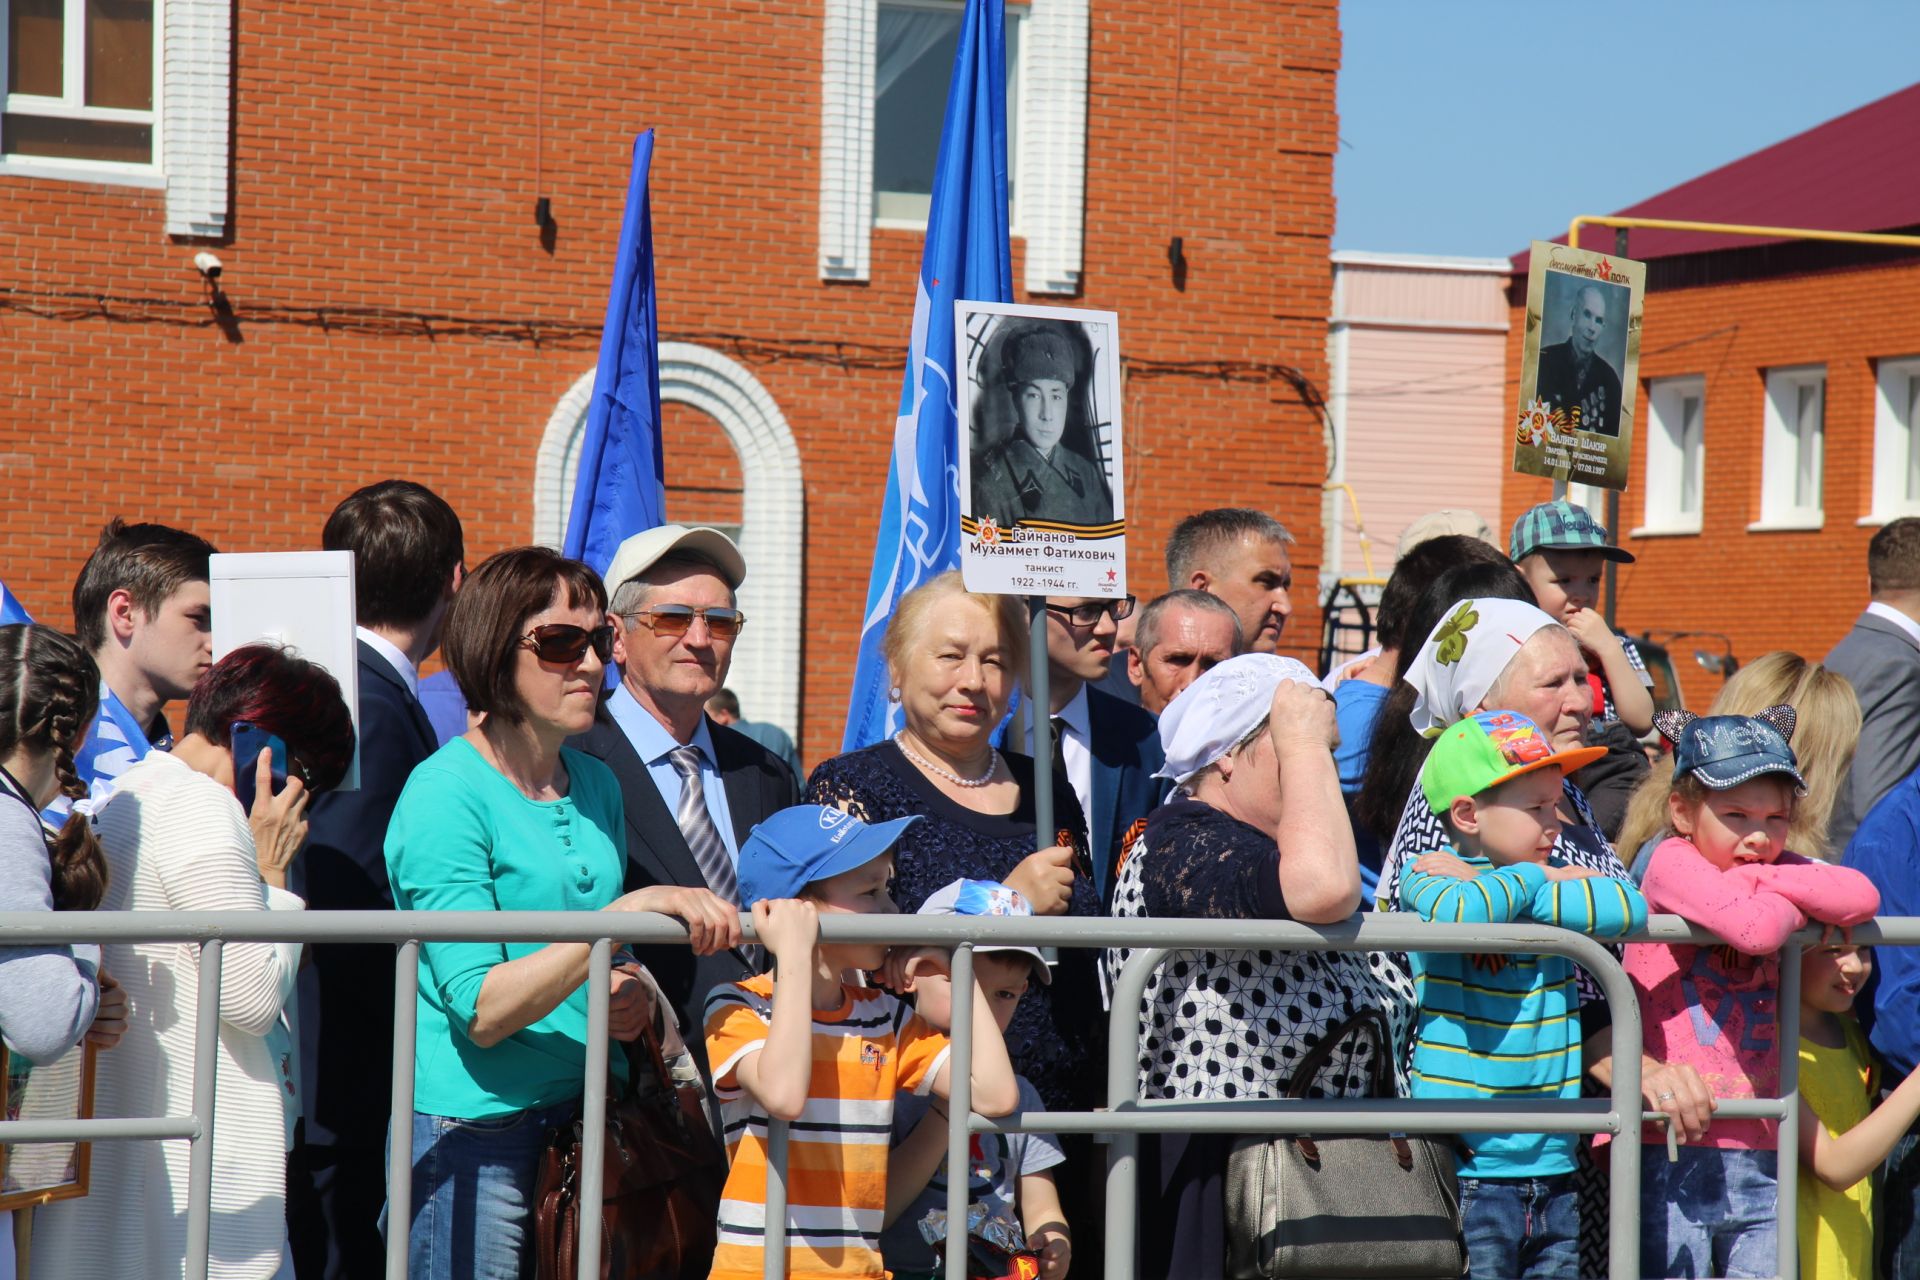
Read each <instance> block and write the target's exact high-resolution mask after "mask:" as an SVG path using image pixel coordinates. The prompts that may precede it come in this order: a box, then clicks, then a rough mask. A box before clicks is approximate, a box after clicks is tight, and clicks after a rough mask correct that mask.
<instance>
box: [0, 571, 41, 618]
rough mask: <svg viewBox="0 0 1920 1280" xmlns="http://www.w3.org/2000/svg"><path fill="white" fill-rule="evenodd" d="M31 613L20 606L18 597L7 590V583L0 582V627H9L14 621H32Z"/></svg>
mask: <svg viewBox="0 0 1920 1280" xmlns="http://www.w3.org/2000/svg"><path fill="white" fill-rule="evenodd" d="M32 621H33V615H32V614H30V613H28V612H27V611H26V610H25V609H24V608H22V607H21V604H20V597H19V596H16V595H15V594H13V592H11V591H9V590H7V584H6V583H4V582H0V627H10V626H12V625H13V624H14V623H16V622H32Z"/></svg>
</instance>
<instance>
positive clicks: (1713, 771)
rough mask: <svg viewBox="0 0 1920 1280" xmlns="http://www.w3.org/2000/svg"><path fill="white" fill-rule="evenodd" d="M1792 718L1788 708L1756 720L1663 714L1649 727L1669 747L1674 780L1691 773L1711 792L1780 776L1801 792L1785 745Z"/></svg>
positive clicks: (1771, 709) (1795, 767)
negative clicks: (1752, 779)
mask: <svg viewBox="0 0 1920 1280" xmlns="http://www.w3.org/2000/svg"><path fill="white" fill-rule="evenodd" d="M1795 720H1796V717H1795V715H1794V711H1793V708H1792V707H1788V706H1778V707H1768V708H1767V709H1766V710H1765V711H1762V712H1761V713H1760V714H1759V715H1757V716H1696V715H1694V714H1692V713H1691V712H1687V711H1662V712H1660V713H1659V714H1657V715H1655V716H1654V717H1653V723H1654V726H1655V727H1656V728H1658V729H1659V730H1660V732H1661V733H1663V734H1665V735H1666V737H1667V740H1668V741H1670V742H1672V743H1673V776H1674V777H1676V778H1679V777H1683V776H1685V775H1686V774H1689V773H1690V774H1692V775H1693V776H1694V777H1696V778H1698V779H1700V781H1701V782H1703V783H1705V784H1706V785H1707V786H1708V787H1709V788H1711V789H1712V790H1714V791H1725V790H1727V789H1728V788H1729V787H1737V786H1739V785H1740V784H1741V783H1743V782H1745V781H1747V780H1748V779H1749V778H1759V777H1764V776H1765V775H1767V774H1770V773H1771V774H1779V775H1781V776H1783V777H1788V778H1792V779H1793V785H1794V786H1795V787H1797V788H1799V789H1800V790H1801V791H1805V790H1806V789H1807V780H1806V779H1805V778H1803V777H1801V776H1800V762H1799V760H1798V759H1796V758H1795V757H1794V754H1793V748H1792V747H1790V746H1788V745H1787V742H1788V740H1789V739H1790V738H1792V737H1793V728H1794V723H1795Z"/></svg>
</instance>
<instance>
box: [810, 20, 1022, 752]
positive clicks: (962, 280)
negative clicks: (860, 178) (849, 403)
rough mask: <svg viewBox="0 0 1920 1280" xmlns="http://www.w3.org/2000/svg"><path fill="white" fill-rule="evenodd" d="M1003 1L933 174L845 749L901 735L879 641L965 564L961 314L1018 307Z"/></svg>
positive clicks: (971, 52) (982, 32) (944, 134)
mask: <svg viewBox="0 0 1920 1280" xmlns="http://www.w3.org/2000/svg"><path fill="white" fill-rule="evenodd" d="M1005 22H1006V15H1005V6H1004V3H1003V0H967V10H966V14H965V16H964V17H963V18H962V19H961V24H960V48H959V50H958V51H957V52H956V53H955V54H954V59H953V80H952V83H951V84H950V85H949V87H948V89H947V118H946V123H945V125H944V126H943V127H942V129H941V133H940V159H939V161H938V163H937V164H936V165H935V166H934V173H933V205H932V208H931V209H930V210H929V212H928V214H927V242H926V248H925V250H924V252H923V253H922V255H921V258H920V287H919V289H918V290H917V291H916V293H915V297H914V303H913V334H912V337H911V339H910V340H909V343H908V349H907V373H906V380H905V384H904V386H903V387H902V388H901V392H900V415H899V417H898V418H897V419H896V420H895V422H894V428H893V456H892V460H891V462H889V464H888V466H887V494H886V505H885V507H884V508H882V510H881V512H880V532H879V535H878V536H877V538H876V539H875V541H874V549H873V574H872V577H871V578H870V579H869V580H868V585H867V609H866V613H865V614H864V615H863V617H862V621H861V625H860V655H859V661H858V665H857V666H856V667H855V669H854V676H853V693H852V696H851V698H850V699H849V700H848V705H847V732H846V737H845V739H844V741H843V743H842V749H843V750H847V751H854V750H857V749H859V748H861V747H865V746H870V745H872V744H873V743H875V742H878V741H880V740H881V739H882V738H885V737H888V736H889V735H891V734H892V733H893V732H894V730H895V729H897V728H899V724H900V710H899V708H898V707H897V706H894V705H892V704H891V702H890V700H889V699H888V697H887V688H888V685H889V683H890V681H889V680H888V679H887V664H886V661H885V659H884V658H882V657H881V655H880V638H881V636H882V635H883V634H884V633H885V632H886V629H887V620H888V619H889V618H891V617H892V616H893V610H894V606H895V605H896V604H898V603H899V600H900V597H901V596H903V595H905V594H906V593H907V592H908V591H911V590H912V589H913V588H914V587H916V586H918V585H919V584H920V583H922V582H924V581H926V580H927V579H928V578H931V577H933V576H935V575H936V574H940V573H944V572H945V571H946V570H948V569H954V568H958V567H959V564H960V422H959V415H958V411H957V409H956V407H955V406H956V403H957V398H956V387H955V385H954V377H955V370H954V368H953V357H954V342H953V304H954V302H955V301H956V300H958V299H962V298H965V299H967V300H969V301H973V302H1011V301H1012V300H1013V257H1012V253H1011V251H1010V249H1009V247H1008V243H1007V53H1006V29H1005Z"/></svg>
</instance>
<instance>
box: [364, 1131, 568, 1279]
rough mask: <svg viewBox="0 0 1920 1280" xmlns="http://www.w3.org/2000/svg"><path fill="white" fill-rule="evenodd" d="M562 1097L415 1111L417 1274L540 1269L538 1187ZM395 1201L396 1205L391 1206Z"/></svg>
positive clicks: (511, 1273)
mask: <svg viewBox="0 0 1920 1280" xmlns="http://www.w3.org/2000/svg"><path fill="white" fill-rule="evenodd" d="M578 1106H579V1104H578V1103H577V1102H561V1103H556V1104H555V1105H553V1106H550V1107H540V1108H536V1109H534V1110H531V1111H516V1112H514V1113H513V1114H512V1115H506V1116H495V1117H492V1118H491V1119H486V1120H455V1119H451V1118H449V1117H447V1116H430V1115H424V1114H422V1113H421V1112H418V1111H416V1112H414V1113H413V1219H412V1228H411V1230H410V1231H409V1232H408V1235H407V1275H408V1277H409V1280H523V1277H527V1276H531V1275H532V1274H533V1191H534V1179H535V1178H537V1177H538V1176H539V1173H540V1153H541V1152H542V1151H544V1150H545V1149H546V1145H547V1131H548V1129H550V1128H551V1127H552V1126H554V1125H558V1124H565V1123H567V1122H569V1121H570V1120H572V1119H573V1115H574V1112H575V1110H576V1109H577V1107H578ZM389 1207H391V1206H389Z"/></svg>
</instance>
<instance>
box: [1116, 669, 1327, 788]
mask: <svg viewBox="0 0 1920 1280" xmlns="http://www.w3.org/2000/svg"><path fill="white" fill-rule="evenodd" d="M1283 680H1292V681H1296V682H1297V683H1299V684H1304V685H1311V686H1312V687H1314V688H1316V689H1317V688H1319V687H1320V681H1319V680H1318V679H1316V678H1315V677H1314V674H1313V672H1311V671H1309V670H1307V668H1306V666H1305V665H1304V664H1302V663H1299V662H1296V661H1294V660H1293V659H1292V658H1282V657H1279V656H1278V655H1276V654H1271V653H1243V654H1241V655H1240V656H1239V657H1237V658H1228V659H1227V660H1226V661H1225V662H1223V663H1221V664H1220V665H1218V666H1216V667H1214V668H1212V669H1211V670H1209V671H1207V672H1205V673H1204V674H1203V675H1201V677H1200V678H1199V679H1198V680H1195V681H1194V682H1193V683H1192V684H1190V685H1188V686H1187V687H1186V688H1185V689H1182V690H1181V691H1180V693H1179V696H1177V697H1175V698H1174V700H1173V701H1172V702H1170V703H1168V704H1167V708H1166V710H1165V711H1162V712H1161V713H1160V745H1161V747H1162V748H1164V749H1165V751H1166V753H1167V762H1166V764H1164V765H1162V766H1161V768H1160V772H1158V773H1156V774H1154V775H1153V776H1154V777H1156V778H1172V779H1173V780H1174V781H1175V782H1176V783H1180V782H1185V781H1186V780H1187V779H1189V778H1191V777H1192V776H1193V775H1194V774H1196V773H1199V772H1200V771H1201V770H1202V769H1204V768H1206V767H1207V766H1208V765H1210V764H1212V763H1213V762H1214V761H1216V760H1218V759H1219V758H1220V757H1221V756H1224V755H1226V754H1227V752H1229V751H1231V750H1233V748H1234V747H1235V745H1237V744H1238V743H1239V742H1240V740H1241V739H1242V738H1244V737H1246V736H1247V735H1248V734H1249V733H1252V732H1253V729H1254V726H1255V725H1257V724H1259V723H1260V721H1261V720H1263V719H1265V718H1266V715H1267V713H1268V712H1269V711H1271V710H1272V709H1273V691H1274V690H1275V689H1278V688H1279V687H1280V682H1281V681H1283Z"/></svg>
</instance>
